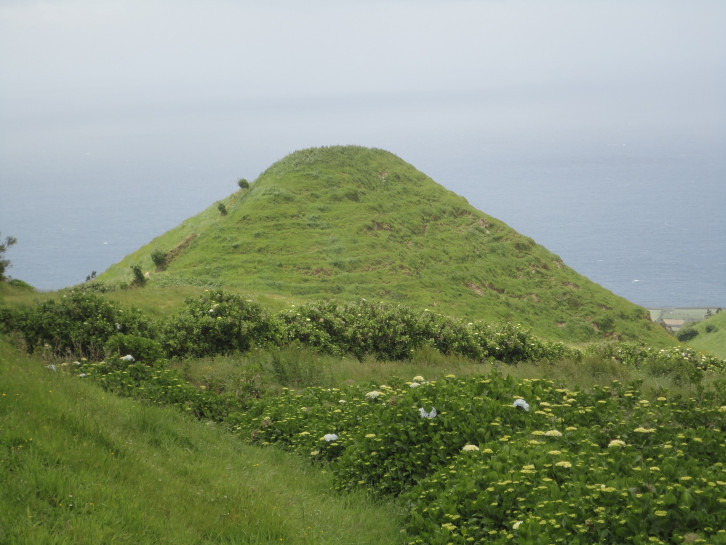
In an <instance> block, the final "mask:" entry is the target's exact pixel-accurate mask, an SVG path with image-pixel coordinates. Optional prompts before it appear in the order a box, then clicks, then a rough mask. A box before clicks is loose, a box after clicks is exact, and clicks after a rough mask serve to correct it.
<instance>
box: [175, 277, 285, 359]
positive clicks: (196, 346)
mask: <svg viewBox="0 0 726 545" xmlns="http://www.w3.org/2000/svg"><path fill="white" fill-rule="evenodd" d="M186 305H187V306H186V308H185V309H184V310H182V311H181V312H179V313H177V314H176V315H174V316H172V317H171V318H169V319H167V320H166V321H165V322H164V323H163V324H162V326H161V344H162V347H163V348H164V351H165V352H166V353H167V354H168V355H169V356H177V357H188V356H195V357H200V356H209V355H213V354H224V353H229V352H237V351H240V352H244V351H246V350H249V349H250V348H252V347H254V346H266V345H277V344H279V343H280V342H281V340H282V338H283V335H282V331H281V329H280V326H279V325H278V324H277V322H276V321H275V320H273V319H270V318H268V317H266V316H264V315H263V313H262V307H260V306H259V305H258V304H256V303H253V302H252V301H249V300H246V299H244V298H242V297H240V296H239V295H235V294H231V293H225V292H224V291H222V290H221V289H218V290H213V291H207V292H205V293H203V294H202V295H201V296H199V297H197V298H190V299H187V300H186Z"/></svg>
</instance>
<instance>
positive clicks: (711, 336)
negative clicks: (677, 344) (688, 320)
mask: <svg viewBox="0 0 726 545" xmlns="http://www.w3.org/2000/svg"><path fill="white" fill-rule="evenodd" d="M693 329H694V330H695V331H697V332H698V334H697V335H696V336H695V337H693V338H692V339H690V340H689V341H688V344H689V345H690V346H692V347H693V348H695V349H697V350H702V351H704V352H710V353H711V354H715V355H716V356H718V357H719V358H724V359H726V312H723V311H722V312H719V313H717V314H714V315H713V316H710V317H708V318H706V319H705V320H703V321H701V322H698V323H697V324H694V325H693Z"/></svg>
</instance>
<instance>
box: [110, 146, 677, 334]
mask: <svg viewBox="0 0 726 545" xmlns="http://www.w3.org/2000/svg"><path fill="white" fill-rule="evenodd" d="M221 204H223V205H224V211H225V213H224V214H222V213H221V212H220V208H219V207H218V205H213V206H211V207H209V208H208V209H206V210H204V211H203V212H201V213H200V214H198V215H196V216H194V217H192V218H189V219H188V220H186V221H185V222H183V223H182V224H181V225H179V226H178V227H176V228H175V229H172V230H171V231H169V232H167V233H165V234H163V235H161V236H160V237H158V238H156V239H154V240H153V241H152V242H151V243H150V244H148V245H146V246H144V247H142V248H140V249H139V250H138V251H136V252H134V253H132V254H130V255H129V256H127V257H126V258H124V259H123V260H122V261H121V262H120V263H118V264H116V265H114V266H112V267H110V268H109V269H108V270H107V271H106V272H105V273H104V274H102V275H101V276H100V277H99V280H100V281H101V282H103V283H106V284H113V283H122V282H128V281H129V280H130V279H131V269H130V268H131V267H132V266H133V265H136V264H138V265H140V266H141V268H142V270H143V271H147V272H149V275H150V279H149V281H148V282H147V286H148V287H147V288H145V289H149V287H157V288H159V287H164V286H180V285H181V286H198V287H216V286H224V287H225V288H226V289H237V290H239V291H241V292H244V293H247V294H254V295H255V296H256V297H261V296H265V297H267V298H268V299H269V300H270V301H271V302H273V304H274V303H275V302H278V303H279V304H280V305H284V304H286V303H289V302H302V301H310V300H314V299H323V298H336V299H338V300H354V299H360V298H369V299H382V300H388V301H394V302H402V303H405V304H406V305H408V306H411V307H418V308H433V309H436V310H437V311H438V312H443V313H447V314H451V315H456V316H459V317H465V318H468V319H470V320H478V319H483V320H496V321H513V322H520V323H523V324H524V325H526V326H528V327H531V328H533V330H534V331H535V332H536V333H538V334H540V335H543V336H546V337H549V338H557V339H566V340H568V341H570V342H583V341H590V340H595V339H599V338H613V337H617V338H622V339H640V340H644V341H647V342H649V343H651V344H657V345H663V344H667V343H670V342H671V340H670V339H669V337H668V336H667V334H666V333H664V332H663V330H662V329H661V328H660V327H658V326H656V325H655V324H652V323H651V322H650V321H649V320H648V319H647V311H645V310H644V309H642V308H640V307H637V306H636V305H633V304H631V303H629V302H628V301H626V300H624V299H622V298H620V297H617V296H615V295H613V294H612V293H611V292H609V291H607V290H605V289H604V288H602V287H601V286H598V285H597V284H595V283H593V282H591V281H590V280H588V279H587V278H585V277H583V276H581V275H579V274H577V273H576V272H575V271H574V270H572V269H570V268H569V267H567V266H566V265H565V264H564V263H563V262H562V260H561V259H560V258H559V257H558V256H556V255H554V254H552V253H551V252H549V251H548V250H546V249H545V248H544V247H542V246H540V245H538V244H536V243H535V242H534V241H533V240H531V239H530V238H527V237H525V236H522V235H520V234H519V233H517V232H516V231H514V230H513V229H511V228H509V227H508V226H506V225H505V224H503V223H502V222H500V221H498V220H496V219H494V218H492V217H490V216H488V215H486V214H484V213H483V212H480V211H479V210H477V209H475V208H473V207H472V206H470V205H469V203H468V202H467V201H466V200H465V199H464V198H463V197H460V196H458V195H456V194H454V193H452V192H450V191H448V190H446V189H445V188H443V187H442V186H440V185H439V184H437V183H435V182H434V181H433V180H431V179H430V178H429V177H427V176H426V175H425V174H423V173H421V172H419V171H418V170H416V169H415V168H414V167H413V166H411V165H409V164H408V163H406V162H404V161H403V160H401V159H400V158H398V157H396V156H395V155H393V154H391V153H388V152H385V151H382V150H377V149H367V148H361V147H331V148H316V149H308V150H303V151H299V152H295V153H293V154H291V155H289V156H288V157H286V158H284V159H282V160H281V161H279V162H277V163H275V164H274V165H272V166H271V167H270V168H269V169H267V170H266V171H265V172H263V173H262V174H261V175H260V176H259V177H258V179H257V180H256V181H255V182H254V183H253V184H252V185H251V187H250V188H249V189H241V190H240V191H238V192H236V193H234V194H232V195H230V196H229V197H228V198H226V199H225V200H224V201H223V202H222V203H221ZM154 251H157V252H160V253H161V254H163V255H165V258H166V262H167V263H166V265H165V266H162V267H158V268H157V266H156V265H155V264H154V263H153V262H152V257H151V256H152V253H153V252H154Z"/></svg>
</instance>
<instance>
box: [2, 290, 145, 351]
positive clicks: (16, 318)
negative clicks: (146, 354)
mask: <svg viewBox="0 0 726 545" xmlns="http://www.w3.org/2000/svg"><path fill="white" fill-rule="evenodd" d="M0 323H1V324H2V328H3V329H4V330H5V331H13V330H14V331H19V332H20V333H21V334H22V336H23V338H24V340H25V343H26V345H27V346H28V348H29V349H30V350H33V349H34V348H35V347H37V346H46V345H47V348H49V349H50V350H52V351H54V352H57V353H61V354H73V355H75V356H78V357H81V356H86V357H100V356H102V354H103V347H104V345H105V344H106V343H107V342H108V340H109V339H110V338H111V336H113V335H115V334H117V333H126V334H132V335H140V336H144V337H153V334H154V331H153V326H152V323H151V322H150V321H149V320H148V319H147V318H146V317H145V316H144V315H143V314H142V313H141V311H140V310H138V309H135V308H128V309H121V308H119V307H118V306H116V305H115V304H113V303H111V302H109V301H107V300H106V299H104V298H102V297H101V296H99V295H96V294H94V293H91V292H82V291H72V292H70V293H69V294H66V295H63V297H62V298H60V299H57V300H53V299H51V300H48V301H45V302H43V303H41V304H39V305H36V306H35V307H32V308H30V309H6V310H4V311H3V312H2V314H1V315H0Z"/></svg>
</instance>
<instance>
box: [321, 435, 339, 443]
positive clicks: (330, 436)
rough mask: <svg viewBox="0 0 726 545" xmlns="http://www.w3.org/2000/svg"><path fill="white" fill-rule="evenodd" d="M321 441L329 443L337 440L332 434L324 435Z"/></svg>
mask: <svg viewBox="0 0 726 545" xmlns="http://www.w3.org/2000/svg"><path fill="white" fill-rule="evenodd" d="M323 439H325V440H326V441H327V442H328V443H330V442H331V441H337V440H338V436H337V435H336V434H334V433H326V434H325V435H324V436H323Z"/></svg>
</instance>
